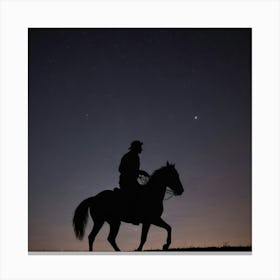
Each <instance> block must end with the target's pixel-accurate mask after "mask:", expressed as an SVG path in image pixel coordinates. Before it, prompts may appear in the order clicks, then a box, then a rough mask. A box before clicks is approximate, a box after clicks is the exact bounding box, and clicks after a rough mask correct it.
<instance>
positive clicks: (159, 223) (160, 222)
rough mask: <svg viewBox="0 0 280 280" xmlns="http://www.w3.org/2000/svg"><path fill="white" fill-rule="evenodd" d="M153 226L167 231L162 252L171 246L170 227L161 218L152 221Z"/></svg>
mask: <svg viewBox="0 0 280 280" xmlns="http://www.w3.org/2000/svg"><path fill="white" fill-rule="evenodd" d="M153 224H154V225H156V226H158V227H162V228H164V229H166V231H167V239H166V244H164V245H163V248H162V250H167V249H168V248H169V246H170V244H171V226H170V225H169V224H167V223H166V222H165V221H164V220H163V219H162V218H159V219H157V220H155V221H153Z"/></svg>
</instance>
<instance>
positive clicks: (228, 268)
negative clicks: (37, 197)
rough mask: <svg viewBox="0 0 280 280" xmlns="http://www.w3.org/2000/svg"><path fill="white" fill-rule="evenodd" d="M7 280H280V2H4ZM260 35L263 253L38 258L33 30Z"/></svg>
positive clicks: (0, 266) (2, 270)
mask: <svg viewBox="0 0 280 280" xmlns="http://www.w3.org/2000/svg"><path fill="white" fill-rule="evenodd" d="M0 19H1V59H0V62H1V82H0V85H1V103H0V104H1V193H0V195H1V204H0V207H1V208H0V209H1V212H0V214H1V216H0V217H1V227H0V228H1V238H0V242H1V243H0V248H1V255H0V278H1V279H112V278H113V279H151V278H152V279H279V278H280V272H279V263H280V259H279V248H280V247H279V236H280V234H279V233H280V232H279V221H280V219H279V188H278V187H279V175H278V172H279V170H280V169H279V95H278V93H279V80H278V79H279V76H280V75H279V54H278V52H279V2H278V1H267V0H266V1H211V0H207V1H142V2H140V1H133V2H131V1H102V2H101V1H25V0H20V1H2V2H1V15H0ZM28 27H252V28H253V254H252V255H242V256H236V255H226V256H225V255H213V256H211V255H200V256H197V255H182V256H181V255H170V256H155V255H151V256H147V255H144V256H139V255H118V256H112V255H106V256H102V255H90V256H88V255H77V256H76V255H66V256H65V255H53V256H50V255H28V252H27V28H28Z"/></svg>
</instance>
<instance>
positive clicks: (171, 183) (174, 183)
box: [163, 161, 184, 195]
mask: <svg viewBox="0 0 280 280" xmlns="http://www.w3.org/2000/svg"><path fill="white" fill-rule="evenodd" d="M163 171H164V174H165V176H164V180H165V182H166V185H167V187H169V188H170V189H171V190H172V191H173V192H174V194H175V195H181V194H182V193H183V192H184V188H183V185H182V183H181V180H180V177H179V174H178V172H177V170H176V169H175V164H170V163H169V162H168V161H167V163H166V166H164V167H163Z"/></svg>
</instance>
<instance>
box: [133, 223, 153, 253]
mask: <svg viewBox="0 0 280 280" xmlns="http://www.w3.org/2000/svg"><path fill="white" fill-rule="evenodd" d="M150 226H151V224H148V223H143V225H142V233H141V242H140V245H139V247H138V248H137V249H136V251H142V248H143V245H144V244H145V242H146V240H147V234H148V231H149V228H150Z"/></svg>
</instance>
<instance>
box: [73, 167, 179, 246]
mask: <svg viewBox="0 0 280 280" xmlns="http://www.w3.org/2000/svg"><path fill="white" fill-rule="evenodd" d="M167 187H168V188H169V189H171V191H172V193H173V195H181V194H182V193H183V191H184V188H183V185H182V183H181V181H180V178H179V174H178V172H177V170H176V169H175V164H169V162H167V163H166V166H163V167H161V168H160V169H158V170H156V171H154V172H153V174H152V175H151V177H150V179H149V181H148V182H147V183H146V184H145V185H144V186H142V187H141V188H140V187H139V189H138V190H137V191H133V192H132V191H131V193H129V194H128V193H125V192H124V191H122V190H117V189H116V188H115V189H114V190H104V191H102V192H100V193H98V194H97V195H96V196H93V197H89V198H87V199H85V200H83V201H82V202H81V203H80V204H79V205H78V206H77V208H76V210H75V212H74V216H73V229H74V232H75V235H76V238H77V239H79V240H82V239H83V237H84V234H85V227H86V224H87V220H88V212H89V213H90V215H91V218H92V220H93V222H94V225H93V228H92V231H91V232H90V234H89V235H88V244H89V251H92V248H93V242H94V240H95V237H96V235H97V234H98V232H99V230H100V229H101V227H102V226H103V224H104V222H107V223H109V225H110V232H109V235H108V238H107V240H108V241H109V243H110V244H111V245H112V247H113V248H114V250H115V251H120V249H119V247H118V246H117V244H116V237H117V234H118V231H119V228H120V225H121V221H123V222H127V223H133V224H140V223H141V224H142V233H141V241H140V244H139V246H138V248H137V249H136V251H141V250H142V248H143V245H144V243H145V242H146V239H147V235H148V231H149V228H150V226H151V224H153V225H156V226H158V227H161V228H164V229H165V230H166V231H167V239H166V243H165V244H164V245H163V250H167V249H168V248H169V246H170V244H171V226H170V225H169V224H167V223H166V222H165V221H164V220H163V219H162V218H161V215H162V213H163V200H164V196H165V192H166V190H167Z"/></svg>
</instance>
